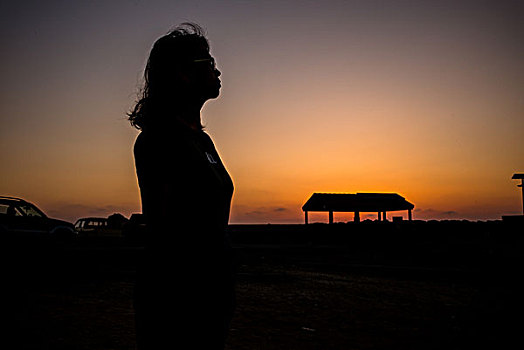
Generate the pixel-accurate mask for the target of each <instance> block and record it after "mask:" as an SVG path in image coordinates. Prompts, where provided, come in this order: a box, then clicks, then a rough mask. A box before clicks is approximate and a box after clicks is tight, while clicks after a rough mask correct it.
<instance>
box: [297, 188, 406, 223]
mask: <svg viewBox="0 0 524 350" xmlns="http://www.w3.org/2000/svg"><path fill="white" fill-rule="evenodd" d="M414 207H415V206H414V205H413V204H412V203H410V202H408V201H406V200H405V199H404V197H402V196H400V195H398V194H396V193H313V195H312V196H311V197H310V198H309V199H308V200H307V202H306V203H305V204H304V205H303V206H302V211H304V219H305V223H306V224H308V213H309V212H310V211H321V212H329V223H330V224H332V223H333V213H334V212H353V213H355V215H354V221H355V222H359V221H360V213H372V212H374V213H378V220H379V221H382V220H384V221H386V220H387V219H386V213H387V212H389V211H398V210H407V211H408V219H409V221H411V220H412V210H413V208H414Z"/></svg>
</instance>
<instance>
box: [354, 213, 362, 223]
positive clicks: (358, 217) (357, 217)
mask: <svg viewBox="0 0 524 350" xmlns="http://www.w3.org/2000/svg"><path fill="white" fill-rule="evenodd" d="M353 221H355V222H360V213H359V212H358V211H356V212H355V217H354V219H353Z"/></svg>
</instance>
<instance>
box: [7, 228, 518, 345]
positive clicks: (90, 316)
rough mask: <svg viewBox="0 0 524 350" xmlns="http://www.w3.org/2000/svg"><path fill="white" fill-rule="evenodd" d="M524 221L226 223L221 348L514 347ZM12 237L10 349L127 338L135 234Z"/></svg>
mask: <svg viewBox="0 0 524 350" xmlns="http://www.w3.org/2000/svg"><path fill="white" fill-rule="evenodd" d="M522 228H523V227H522V226H520V225H519V224H514V225H509V224H507V223H503V222H501V221H497V222H483V223H469V222H416V223H412V224H409V223H401V224H399V223H397V224H394V223H382V224H380V223H361V224H359V225H355V224H335V225H331V226H328V225H308V226H304V225H259V226H232V227H231V228H230V232H231V237H232V242H233V245H234V247H235V251H236V253H237V261H238V274H237V276H238V278H237V279H238V285H237V301H238V306H237V310H236V314H235V318H234V320H233V323H232V327H231V332H230V337H229V339H228V345H227V349H228V350H236V349H238V350H240V349H246V350H247V349H250V350H251V349H255V350H256V349H286V350H290V349H301V350H302V349H479V348H486V349H504V348H521V347H520V346H522V340H521V339H519V335H520V334H521V333H522V331H523V321H522V320H521V319H522V311H523V310H524V308H523V307H522V304H523V303H522V298H523V295H524V294H522V292H523V290H522V287H520V285H519V283H518V282H519V281H518V280H519V279H520V278H521V271H522V270H521V267H522V257H523V255H522V253H523V249H522V248H523V236H522V234H523V233H524V230H522ZM11 248H12V247H9V246H8V245H5V246H4V254H3V256H4V257H6V256H7V257H9V259H8V260H7V261H6V262H4V263H3V266H4V268H6V269H7V270H8V271H7V272H6V273H4V276H7V277H5V280H4V281H5V282H6V283H5V284H4V286H3V289H4V292H5V291H7V292H8V293H7V295H6V296H5V297H3V298H2V300H3V302H4V305H3V307H2V309H3V310H9V311H8V312H4V318H5V319H6V321H7V322H8V324H9V325H10V326H12V328H7V329H5V328H4V330H6V331H7V334H8V335H10V337H11V338H13V339H14V340H15V341H16V344H17V345H18V347H17V346H9V347H8V348H10V349H16V348H22V349H118V350H120V349H122V350H123V349H134V348H135V338H134V319H133V315H134V313H133V307H132V292H133V281H134V272H135V271H134V270H135V265H134V263H135V259H136V255H137V254H138V253H139V252H140V250H141V247H140V244H139V243H137V242H129V241H126V240H125V239H122V238H107V239H104V238H96V239H88V238H83V239H78V240H76V241H74V242H67V243H56V242H51V243H49V242H46V243H39V244H33V245H32V246H30V247H29V248H24V249H21V248H20V246H18V249H16V250H13V249H11ZM49 261H52V263H49ZM9 271H10V272H9ZM21 272H22V273H21ZM3 339H4V340H5V339H6V338H5V337H4V338H3ZM515 341H518V342H520V346H519V345H517V344H513V343H514V342H515ZM509 344H512V345H511V346H510V345H509ZM3 348H5V347H3Z"/></svg>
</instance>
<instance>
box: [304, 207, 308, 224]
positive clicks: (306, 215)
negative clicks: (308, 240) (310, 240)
mask: <svg viewBox="0 0 524 350" xmlns="http://www.w3.org/2000/svg"><path fill="white" fill-rule="evenodd" d="M304 222H305V224H306V225H307V224H309V220H308V211H307V210H306V211H304Z"/></svg>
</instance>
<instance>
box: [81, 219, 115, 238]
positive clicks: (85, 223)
mask: <svg viewBox="0 0 524 350" xmlns="http://www.w3.org/2000/svg"><path fill="white" fill-rule="evenodd" d="M119 226H121V225H115V224H114V223H113V222H112V221H111V220H109V218H99V217H89V218H81V219H78V220H77V221H76V222H75V229H76V230H77V231H78V234H79V235H82V236H90V237H101V236H121V235H122V229H121V227H119Z"/></svg>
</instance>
